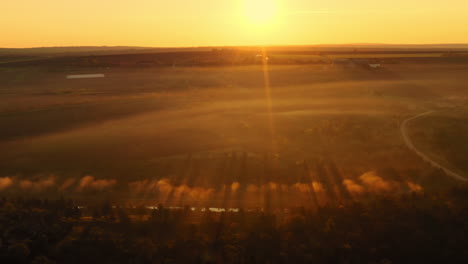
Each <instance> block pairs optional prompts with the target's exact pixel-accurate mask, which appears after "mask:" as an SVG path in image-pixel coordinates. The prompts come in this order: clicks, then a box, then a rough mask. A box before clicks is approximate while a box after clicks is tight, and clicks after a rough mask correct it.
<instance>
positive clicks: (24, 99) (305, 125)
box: [0, 54, 467, 206]
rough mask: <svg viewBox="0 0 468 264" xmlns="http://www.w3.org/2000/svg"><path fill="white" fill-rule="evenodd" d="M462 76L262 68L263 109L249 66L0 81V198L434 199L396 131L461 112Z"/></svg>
mask: <svg viewBox="0 0 468 264" xmlns="http://www.w3.org/2000/svg"><path fill="white" fill-rule="evenodd" d="M418 55H420V54H418ZM466 70H467V66H466V65H464V64H444V63H440V64H429V65H417V64H396V65H388V66H386V67H385V68H384V69H382V70H381V71H378V72H373V71H368V70H365V69H361V68H353V69H351V68H327V67H324V66H323V65H306V66H294V65H291V66H270V68H269V84H270V86H269V88H270V89H269V94H270V98H271V101H269V100H268V96H267V95H266V93H265V91H266V89H265V79H264V72H263V67H262V66H233V67H202V68H197V67H185V68H184V67H182V68H167V67H162V68H145V69H133V68H83V67H81V68H66V69H64V68H51V69H40V68H32V67H20V68H14V67H8V68H1V67H0V80H1V81H2V83H3V84H4V85H2V87H1V88H0V93H1V94H2V100H1V101H0V124H1V127H2V130H1V131H0V147H1V149H2V150H6V151H2V152H1V153H0V167H1V170H0V187H1V185H2V181H3V182H9V181H11V183H10V184H8V185H5V186H6V187H2V190H3V192H6V193H8V192H13V191H15V192H16V193H18V192H23V193H25V194H26V193H28V194H31V193H33V194H34V193H44V192H47V193H48V194H54V193H57V194H58V193H62V192H67V193H71V194H74V195H76V196H78V197H94V196H90V195H89V194H93V195H95V196H106V195H107V196H113V197H116V196H117V197H121V198H122V199H124V198H125V199H127V198H138V199H148V200H157V201H165V202H168V203H172V204H178V205H180V204H183V203H187V202H189V201H190V202H194V201H196V202H199V203H214V204H216V205H217V206H222V205H225V204H226V203H233V204H236V205H241V203H243V202H247V203H248V205H250V206H265V201H266V200H268V201H269V203H273V204H274V206H285V205H291V203H296V204H297V203H298V204H301V203H306V201H307V200H308V199H310V193H316V195H317V197H318V202H319V203H327V202H328V203H337V202H338V201H343V200H346V199H350V197H353V199H360V198H362V197H365V196H366V195H368V194H372V193H374V194H391V193H395V192H405V191H410V190H416V191H421V190H424V189H427V190H436V189H437V188H438V186H450V185H451V184H453V183H452V182H451V181H450V180H448V179H446V178H445V177H444V176H443V175H440V173H438V172H437V171H434V170H433V169H432V168H431V167H430V166H429V165H427V164H424V163H423V162H422V161H421V160H420V159H419V158H418V157H417V156H416V155H415V154H414V153H412V152H410V151H409V150H408V149H407V148H406V147H405V145H404V142H403V140H402V138H401V135H400V133H399V125H400V123H401V121H402V120H404V119H405V118H407V117H408V116H411V115H415V114H417V113H420V112H422V111H424V110H425V109H427V108H437V109H439V108H444V107H445V108H446V107H451V106H453V105H459V104H461V103H463V102H466V98H467V91H466V89H465V87H464V86H463V82H461V81H460V80H465V79H466V78H467V77H466V74H465V72H466ZM97 72H98V73H104V74H106V78H102V79H86V80H85V79H83V80H67V79H65V75H66V74H75V73H97ZM270 106H271V109H270ZM270 110H271V111H270ZM421 140H423V138H421ZM447 158H449V156H447ZM455 164H457V162H455ZM458 164H460V163H459V162H458ZM464 169H465V168H464V167H460V170H464ZM434 179H435V180H434ZM8 180H9V181H8ZM298 196H300V197H298Z"/></svg>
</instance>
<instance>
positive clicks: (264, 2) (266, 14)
mask: <svg viewBox="0 0 468 264" xmlns="http://www.w3.org/2000/svg"><path fill="white" fill-rule="evenodd" d="M244 5H245V12H246V16H247V18H248V19H249V20H250V21H251V22H252V23H254V24H268V23H271V22H272V21H273V20H274V19H275V16H276V15H277V12H278V5H277V2H276V1H275V0H245V1H244Z"/></svg>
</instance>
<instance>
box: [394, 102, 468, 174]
mask: <svg viewBox="0 0 468 264" xmlns="http://www.w3.org/2000/svg"><path fill="white" fill-rule="evenodd" d="M434 112H435V111H427V112H424V113H421V114H419V115H416V116H413V117H410V118H408V119H406V120H405V121H403V123H401V126H400V131H401V135H402V136H403V139H404V141H405V144H406V146H408V148H409V149H410V150H411V151H413V152H415V153H416V154H417V155H418V156H419V157H421V158H422V159H423V160H424V161H425V162H428V163H429V164H431V166H432V167H434V168H437V169H440V170H442V171H443V172H445V174H447V176H449V177H451V178H453V179H455V180H458V181H463V182H466V181H468V179H467V178H465V177H463V176H462V175H460V174H458V173H456V172H453V171H452V170H450V169H448V168H446V167H445V166H443V165H441V164H439V163H437V162H436V161H434V160H433V159H431V158H430V157H429V156H428V155H426V154H424V153H423V152H421V151H420V150H418V149H417V148H416V147H415V146H414V144H413V142H412V141H411V139H410V137H409V136H408V123H410V122H411V121H413V120H415V119H418V118H421V117H423V116H427V115H430V114H432V113H434Z"/></svg>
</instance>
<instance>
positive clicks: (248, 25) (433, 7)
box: [0, 0, 468, 47]
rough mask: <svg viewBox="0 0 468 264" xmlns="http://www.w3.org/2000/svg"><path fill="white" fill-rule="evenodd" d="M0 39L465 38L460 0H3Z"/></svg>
mask: <svg viewBox="0 0 468 264" xmlns="http://www.w3.org/2000/svg"><path fill="white" fill-rule="evenodd" d="M0 7H1V8H0V25H1V27H2V31H1V35H2V36H1V38H0V47H38V46H88V45H93V46H94V45H98V46H101V45H108V46H116V45H125V46H127V45H128V46H154V47H156V46H159V47H167V46H217V45H262V44H270V45H301V44H334V43H420V44H425V43H468V19H467V11H468V1H466V0H445V1H441V0H393V1H375V0H360V1H357V0H327V1H318V0H317V1H315V0H230V1H228V0H132V1H130V0H80V1H77V0H2V3H1V4H0Z"/></svg>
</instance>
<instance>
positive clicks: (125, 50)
mask: <svg viewBox="0 0 468 264" xmlns="http://www.w3.org/2000/svg"><path fill="white" fill-rule="evenodd" d="M199 49H202V50H210V49H211V48H151V47H132V46H115V47H108V46H101V47H100V46H83V47H40V48H0V56H42V57H44V56H54V57H55V56H86V55H113V54H135V53H158V52H180V51H195V50H199Z"/></svg>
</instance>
